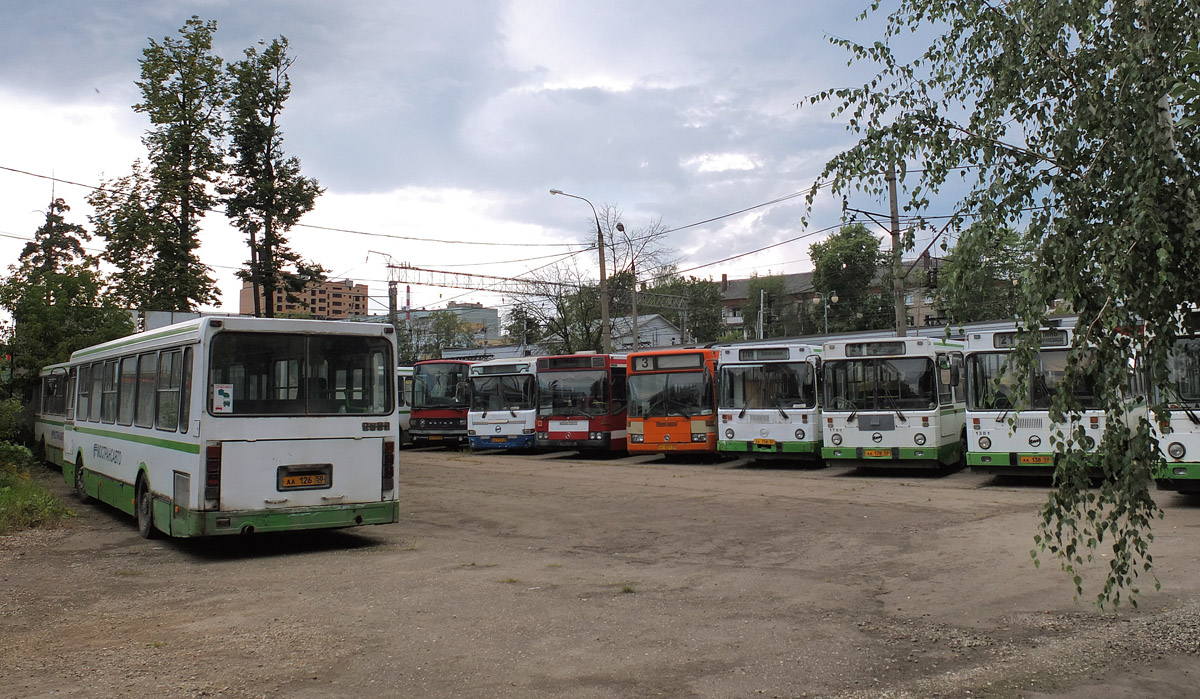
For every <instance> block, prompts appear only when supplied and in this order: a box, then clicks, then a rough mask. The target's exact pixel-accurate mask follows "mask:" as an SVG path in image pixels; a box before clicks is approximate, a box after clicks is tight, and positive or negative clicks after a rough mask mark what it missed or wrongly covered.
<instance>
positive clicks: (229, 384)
mask: <svg viewBox="0 0 1200 699" xmlns="http://www.w3.org/2000/svg"><path fill="white" fill-rule="evenodd" d="M391 355H392V353H391V349H390V347H389V345H388V342H387V340H384V339H383V338H379V337H364V336H361V335H293V334H285V333H245V332H222V333H218V334H217V335H215V336H214V337H213V340H212V351H211V355H210V363H209V373H208V395H209V406H210V411H211V412H212V413H213V414H215V415H266V416H269V415H288V416H296V415H328V414H335V413H356V414H360V415H386V414H388V413H390V412H392V406H393V404H394V403H393V401H394V396H393V391H394V390H395V389H394V387H393V385H392V381H391V378H390V375H391V370H390V369H389V367H390V366H391V363H392V356H391ZM218 406H219V407H218Z"/></svg>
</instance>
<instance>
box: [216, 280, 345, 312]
mask: <svg viewBox="0 0 1200 699" xmlns="http://www.w3.org/2000/svg"><path fill="white" fill-rule="evenodd" d="M284 296H285V295H284V293H283V292H282V291H276V292H275V299H274V304H275V315H276V316H279V317H282V316H299V317H304V318H317V319H320V320H341V319H345V318H351V317H354V316H363V315H367V285H366V284H355V283H354V282H353V281H352V280H350V279H343V280H339V281H327V282H323V283H321V284H309V285H308V287H307V288H305V289H304V290H303V291H301V292H299V293H297V294H295V296H296V298H297V299H298V300H299V303H296V302H288V301H287V299H286V298H284ZM264 310H265V305H264ZM238 312H239V313H241V314H242V315H253V313H254V289H253V287H252V286H251V284H250V282H242V290H241V294H240V295H239V299H238Z"/></svg>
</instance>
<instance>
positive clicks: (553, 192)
mask: <svg viewBox="0 0 1200 699" xmlns="http://www.w3.org/2000/svg"><path fill="white" fill-rule="evenodd" d="M550 193H551V194H562V190H561V189H552V190H550Z"/></svg>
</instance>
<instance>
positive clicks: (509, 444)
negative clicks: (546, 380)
mask: <svg viewBox="0 0 1200 699" xmlns="http://www.w3.org/2000/svg"><path fill="white" fill-rule="evenodd" d="M470 375H471V409H470V410H468V411H467V438H468V440H470V444H471V448H473V449H529V448H532V447H533V446H534V445H535V439H536V435H535V423H536V421H537V408H538V400H537V396H538V380H537V359H536V358H534V357H520V358H516V359H492V360H489V361H486V362H479V363H478V364H472V365H471V368H470Z"/></svg>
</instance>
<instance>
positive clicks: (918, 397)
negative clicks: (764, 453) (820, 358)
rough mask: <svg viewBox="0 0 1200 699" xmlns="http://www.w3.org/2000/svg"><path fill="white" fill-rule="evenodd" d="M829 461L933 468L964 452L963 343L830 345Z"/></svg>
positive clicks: (825, 408) (958, 459)
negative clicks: (960, 377) (961, 382)
mask: <svg viewBox="0 0 1200 699" xmlns="http://www.w3.org/2000/svg"><path fill="white" fill-rule="evenodd" d="M824 349H825V351H824V353H823V354H824V374H825V381H824V387H823V392H824V398H823V400H822V404H821V418H822V420H823V421H824V423H825V424H824V425H823V430H824V433H825V446H824V448H823V449H822V450H821V451H822V455H823V456H824V457H825V460H826V463H829V464H831V465H834V464H838V463H839V462H840V463H845V464H849V465H855V466H882V467H893V468H896V467H905V468H908V467H933V468H941V467H944V466H949V465H952V464H961V463H962V461H963V459H964V457H965V453H966V441H967V433H966V419H965V418H966V403H965V396H964V393H965V391H964V390H963V387H961V386H960V385H959V383H960V382H959V374H960V372H961V366H962V352H963V345H962V343H961V342H955V341H952V340H942V339H934V338H928V337H907V338H903V337H900V338H888V339H869V340H862V341H841V340H839V341H836V342H827V343H825V347H824Z"/></svg>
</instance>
